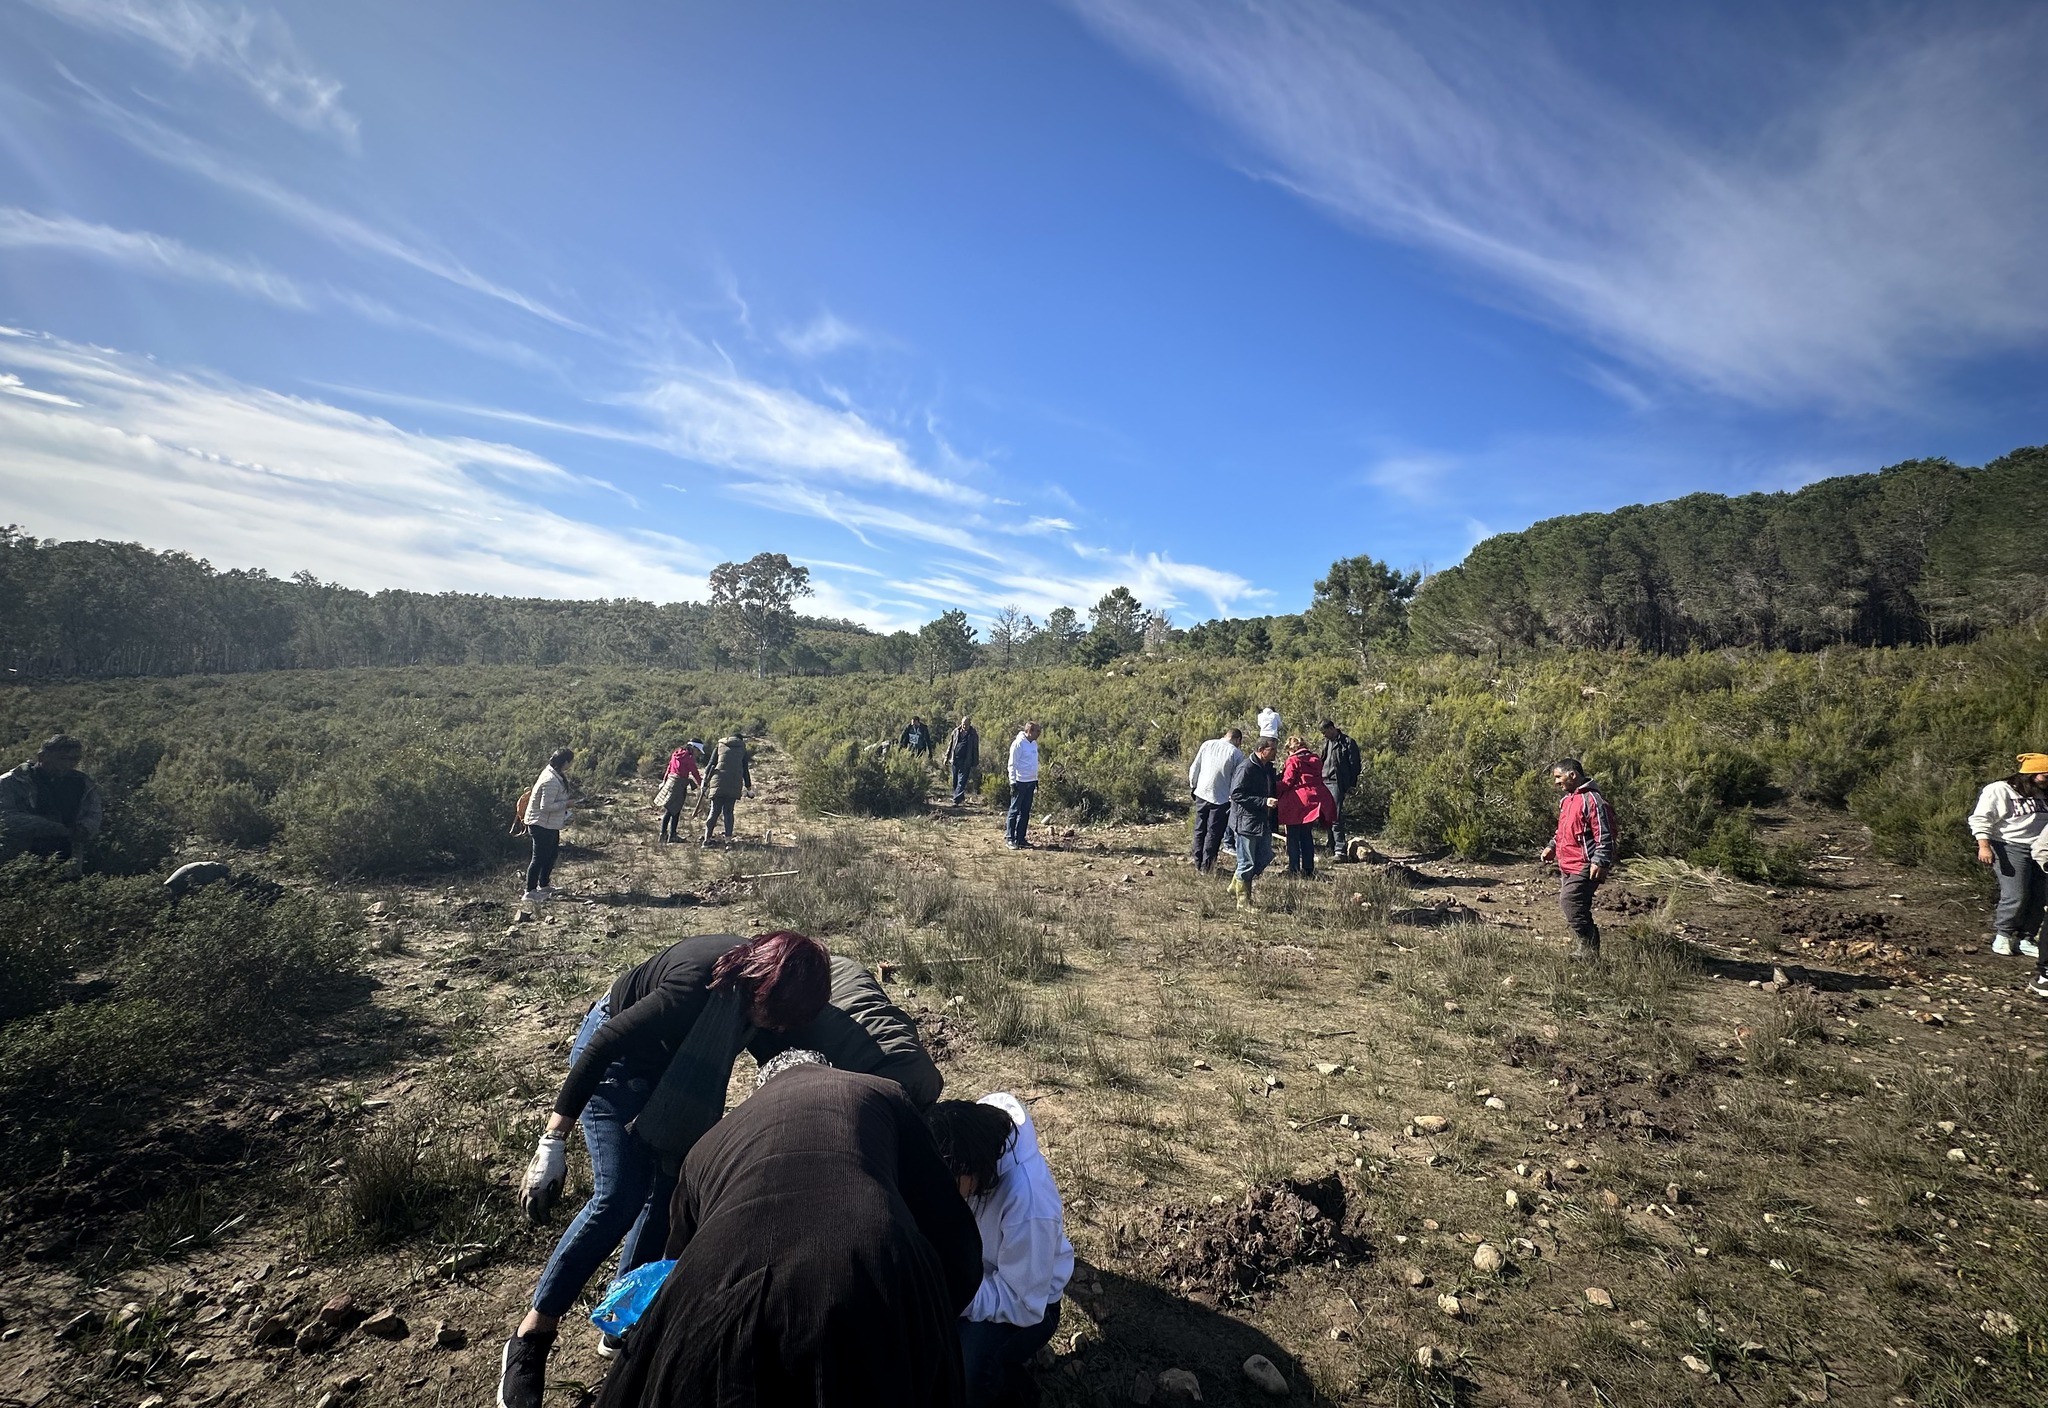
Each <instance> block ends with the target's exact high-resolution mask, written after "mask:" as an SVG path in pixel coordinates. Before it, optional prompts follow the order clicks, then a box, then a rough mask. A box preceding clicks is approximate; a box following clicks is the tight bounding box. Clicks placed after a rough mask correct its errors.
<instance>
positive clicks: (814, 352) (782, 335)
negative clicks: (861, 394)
mask: <svg viewBox="0 0 2048 1408" xmlns="http://www.w3.org/2000/svg"><path fill="white" fill-rule="evenodd" d="M872 340H873V339H871V338H870V337H869V336H868V335H867V334H866V333H864V332H862V331H861V330H860V329H859V328H857V327H855V326H853V324H851V323H849V322H847V321H845V320H844V319H843V318H841V317H839V315H838V314H836V313H833V312H832V311H831V310H830V309H826V310H825V311H823V312H821V313H819V314H818V316H817V317H815V318H813V319H811V320H810V321H809V322H808V323H805V324H804V325H803V326H802V327H798V328H785V329H783V330H782V331H781V332H779V333H777V334H776V341H778V342H780V343H781V344H782V345H783V346H784V347H785V348H787V349H788V350H789V351H791V352H793V353H795V354H796V355H797V356H799V357H802V358H804V359H805V360H809V359H811V358H813V357H825V356H829V355H831V354H832V353H834V352H837V351H840V350H841V349H842V348H847V347H858V346H861V345H863V344H864V343H868V342H870V341H872Z"/></svg>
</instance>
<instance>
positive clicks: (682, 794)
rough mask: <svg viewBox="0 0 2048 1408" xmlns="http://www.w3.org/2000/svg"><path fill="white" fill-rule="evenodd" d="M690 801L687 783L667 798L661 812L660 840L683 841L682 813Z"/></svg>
mask: <svg viewBox="0 0 2048 1408" xmlns="http://www.w3.org/2000/svg"><path fill="white" fill-rule="evenodd" d="M689 801H690V787H689V784H688V783H683V784H681V785H679V786H678V787H677V788H676V790H675V792H674V793H673V794H672V795H671V796H670V797H669V799H668V805H667V806H666V807H664V808H662V812H661V839H662V840H664V841H680V840H682V839H683V812H684V810H685V809H686V808H687V807H688V805H689Z"/></svg>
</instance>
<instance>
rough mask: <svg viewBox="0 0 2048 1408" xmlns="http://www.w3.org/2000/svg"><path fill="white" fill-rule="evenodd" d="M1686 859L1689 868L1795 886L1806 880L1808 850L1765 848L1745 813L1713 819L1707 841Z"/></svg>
mask: <svg viewBox="0 0 2048 1408" xmlns="http://www.w3.org/2000/svg"><path fill="white" fill-rule="evenodd" d="M1685 859H1686V863H1687V864H1689V865H1696V866H1701V867H1703V868H1706V869H1711V870H1718V871H1720V872H1721V873H1722V874H1724V875H1731V876H1733V877H1734V878H1736V879H1737V880H1749V881H1753V882H1755V883H1757V884H1764V885H1793V884H1797V883H1799V882H1800V881H1801V880H1803V879H1804V878H1805V876H1806V860H1807V853H1806V851H1805V849H1804V848H1803V847H1800V846H1796V845H1785V846H1773V845H1767V844H1765V843H1764V841H1763V839H1762V838H1761V837H1760V836H1759V835H1758V833H1757V828H1756V823H1755V821H1753V820H1752V819H1751V818H1750V817H1749V816H1748V815H1747V814H1746V813H1742V812H1736V813H1731V814H1728V815H1723V816H1718V817H1716V818H1714V822H1713V826H1712V828H1711V829H1710V830H1709V831H1708V832H1707V836H1706V839H1705V840H1704V841H1703V842H1701V843H1700V844H1699V845H1697V846H1694V847H1693V848H1692V849H1691V850H1690V851H1688V852H1686V856H1685Z"/></svg>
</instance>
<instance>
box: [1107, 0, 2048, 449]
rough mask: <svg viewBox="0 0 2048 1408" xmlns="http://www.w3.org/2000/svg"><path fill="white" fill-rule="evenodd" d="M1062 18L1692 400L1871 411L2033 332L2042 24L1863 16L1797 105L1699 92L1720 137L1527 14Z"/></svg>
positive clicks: (1266, 164)
mask: <svg viewBox="0 0 2048 1408" xmlns="http://www.w3.org/2000/svg"><path fill="white" fill-rule="evenodd" d="M1069 3H1071V4H1072V5H1073V6H1074V8H1075V9H1076V10H1078V11H1079V12H1080V13H1081V14H1082V15H1083V16H1084V17H1085V18H1086V19H1087V20H1088V21H1089V22H1090V23H1091V24H1092V25H1093V26H1095V27H1096V28H1097V29H1098V30H1099V31H1100V32H1101V33H1103V34H1104V35H1106V36H1107V37H1108V38H1109V39H1110V40H1111V41H1113V42H1114V43H1115V44H1117V45H1119V46H1121V47H1122V48H1124V49H1126V50H1127V51H1129V52H1131V53H1133V54H1135V55H1137V56H1139V57H1140V58H1142V59H1143V60H1145V61H1146V62H1148V63H1151V64H1153V65H1156V66H1157V67H1159V68H1160V69H1162V70H1164V71H1165V72H1166V73H1168V74H1169V75H1171V76H1172V77H1173V78H1174V79H1176V80H1177V81H1178V82H1179V83H1180V84H1182V85H1183V86H1184V87H1185V88H1186V89H1187V90H1188V91H1189V92H1190V93H1191V94H1193V95H1194V96H1195V97H1196V98H1197V99H1198V100H1199V101H1200V102H1202V103H1204V104H1206V105H1207V106H1209V107H1211V108H1213V109H1214V110H1215V111H1216V112H1218V113H1219V114H1220V115H1221V116H1222V117H1223V118H1224V119H1225V120H1226V121H1227V122H1228V123H1229V124H1230V125H1231V126H1232V127H1233V128H1234V129H1235V130H1236V131H1237V132H1239V133H1241V134H1242V135H1243V136H1245V137H1246V138H1247V139H1249V141H1250V142H1251V143H1252V144H1253V146H1254V148H1255V149H1256V150H1257V151H1258V152H1259V153H1260V156H1259V157H1258V158H1257V159H1256V160H1255V161H1254V162H1253V163H1252V165H1253V166H1254V167H1255V168H1256V169H1257V170H1258V172H1259V174H1261V175H1263V176H1266V177H1268V178H1270V179H1273V180H1275V181H1277V182H1279V183H1281V184H1283V185H1285V186H1287V187H1289V188H1291V189H1293V190H1295V191H1297V192H1299V193H1300V194H1302V195H1303V196H1304V197H1306V198H1307V199H1309V200H1311V201H1313V202H1315V203H1317V204H1319V205H1322V206H1324V207H1325V208H1327V209H1329V210H1331V211H1333V212H1335V213H1336V214H1337V215H1338V216H1339V217H1340V218H1342V219H1344V220H1346V221H1348V222H1351V223H1354V224H1356V225H1359V226H1361V227H1364V228H1367V229H1370V230H1372V231H1374V232H1377V233H1380V234H1383V235H1386V236H1389V237H1392V238H1394V239H1397V240H1401V241H1405V242H1408V243H1411V244H1414V245H1417V246H1420V247H1423V248H1426V249H1429V250H1433V251H1437V252H1440V253H1442V254H1445V255H1448V256H1450V257H1452V258H1454V259H1456V260H1458V261H1461V262H1463V263H1464V264H1466V265H1468V266H1470V267H1475V268H1477V269H1479V270H1482V271H1484V272H1485V273H1486V274H1488V275H1490V276H1492V278H1493V279H1494V280H1495V281H1496V284H1497V286H1498V287H1499V288H1501V289H1503V290H1505V291H1507V292H1508V293H1509V294H1510V295H1512V296H1513V297H1514V298H1516V299H1518V300H1519V301H1521V302H1522V303H1523V304H1524V305H1525V306H1526V307H1528V308H1530V309H1531V310H1532V311H1535V312H1536V313H1538V314H1539V315H1541V316H1545V317H1547V318H1549V319H1551V320H1553V321H1556V322H1559V323H1561V324H1564V325H1567V326H1569V327H1572V328H1575V329H1577V330H1580V331H1582V332H1583V333H1585V334H1587V335H1589V336H1590V337H1591V338H1592V339H1593V340H1594V341H1596V342H1597V343H1598V344H1599V345H1601V346H1602V347H1604V348H1605V349H1607V350H1608V351H1609V352H1611V353H1614V354H1616V355H1619V356H1622V357H1625V358H1627V359H1629V360H1631V361H1634V362H1637V363H1639V364H1641V365H1644V366H1647V367H1651V368H1654V369H1656V370H1658V371H1660V372H1663V373H1667V374H1674V375H1676V376H1677V377H1679V378H1681V379H1682V380H1684V381H1686V382H1689V383H1691V384H1693V385H1695V386H1702V387H1705V388H1708V389H1710V390H1713V391H1715V392H1718V393H1722V394H1725V395H1729V396H1732V397H1736V398H1740V399H1743V400H1746V401H1749V402H1753V403H1757V404H1766V405H1792V404H1807V403H1815V404H1823V405H1830V406H1834V407H1837V408H1850V407H1866V406H1870V405H1873V404H1880V403H1883V402H1885V401H1886V400H1887V399H1889V398H1894V397H1898V396H1900V395H1903V394H1908V393H1909V392H1910V391H1911V390H1912V389H1913V388H1914V387H1915V386H1916V385H1918V384H1919V383H1920V382H1922V381H1923V380H1924V379H1925V378H1926V377H1927V376H1928V375H1930V374H1931V373H1932V371H1933V370H1934V369H1936V368H1937V367H1938V366H1939V364H1941V363H1942V362H1944V361H1947V360H1950V359H1961V358H1966V357H1970V356H1973V355H1981V354H1984V353H1987V352H1992V351H1999V350H2006V349H2010V348H2015V347H2025V346H2033V345H2038V344H2039V343H2040V342H2041V341H2043V340H2044V338H2048V260H2044V259H2042V258H2041V257H2040V250H2041V249H2042V247H2043V245H2044V243H2048V162H2044V161H2042V160H2041V158H2040V134H2041V132H2042V131H2043V130H2048V84H2044V83H2042V82H2041V81H2040V73H2041V70H2042V68H2043V66H2044V62H2048V10H2044V9H2042V8H2041V7H2039V6H2033V7H2007V8H2005V9H2003V10H1998V9H1989V8H1985V7H1961V6H1958V7H1945V8H1939V9H1932V10H1923V11H1914V12H1909V13H1905V14H1904V15H1903V16H1901V17H1896V18H1895V19H1894V21H1893V22H1890V23H1887V22H1884V21H1883V20H1879V21H1878V22H1875V23H1870V24H1866V25H1863V26H1861V28H1862V30H1863V31H1864V32H1863V34H1862V37H1861V38H1860V39H1859V40H1858V41H1857V42H1856V43H1855V44H1854V45H1853V46H1851V47H1848V48H1845V49H1843V50H1840V51H1838V52H1836V53H1834V54H1832V55H1829V56H1828V57H1827V58H1826V59H1824V60H1821V61H1819V62H1817V63H1816V65H1815V68H1816V70H1817V71H1815V72H1812V73H1810V74H1808V75H1806V76H1805V78H1806V81H1805V82H1804V83H1803V84H1802V91H1803V92H1804V93H1805V94H1806V95H1808V96H1806V97H1805V98H1804V99H1803V100H1802V103H1801V105H1799V106H1796V107H1787V108H1785V109H1784V110H1779V111H1764V112H1758V111H1744V110H1743V109H1742V106H1741V102H1742V100H1743V99H1745V98H1747V97H1748V95H1717V99H1721V101H1720V105H1719V110H1720V111H1721V112H1722V114H1723V115H1724V116H1725V117H1730V118H1734V117H1737V116H1738V115H1739V116H1740V117H1743V118H1747V119H1748V120H1749V123H1750V126H1749V131H1748V134H1747V135H1745V136H1741V137H1731V136H1728V135H1726V133H1722V134H1717V135H1703V134H1700V133H1696V132H1691V131H1687V130H1685V129H1684V127H1683V125H1682V124H1681V123H1679V122H1677V121H1675V120H1673V119H1671V118H1670V117H1668V116H1667V115H1665V114H1662V113H1659V112H1656V111H1651V110H1648V109H1647V108H1646V107H1645V106H1644V105H1643V104H1642V103H1639V102H1636V101H1632V100H1630V99H1628V98H1625V97H1623V96H1621V95H1620V94H1618V93H1616V92H1615V91H1613V90H1611V89H1610V88H1608V87H1605V86H1603V85H1602V84H1601V83H1600V82H1599V81H1598V80H1596V79H1595V78H1593V77H1592V76H1590V75H1589V73H1588V72H1587V71H1586V70H1585V68H1584V67H1583V66H1578V67H1575V66H1574V65H1573V64H1572V63H1571V62H1570V61H1569V59H1568V57H1566V56H1564V55H1562V54H1560V52H1559V50H1558V48H1557V47H1556V46H1555V45H1554V44H1553V43H1552V42H1551V40H1550V38H1549V36H1548V35H1547V34H1546V33H1544V32H1543V31H1542V30H1541V29H1539V28H1538V27H1537V26H1536V24H1535V23H1534V21H1533V20H1532V19H1531V14H1532V11H1531V10H1528V9H1508V8H1505V7H1495V8H1493V9H1490V10H1489V11H1488V12H1486V13H1484V14H1479V13H1475V12H1474V11H1473V10H1471V9H1470V8H1466V7H1457V6H1448V7H1447V6H1441V5H1434V4H1426V3H1423V0H1382V2H1381V3H1370V4H1358V5H1351V4H1345V3H1342V0H1290V3H1287V4H1275V5H1259V4H1252V3H1249V0H1199V3H1195V2H1191V0H1069ZM1674 78H1675V75H1674ZM1652 86H1653V85H1652ZM1751 107H1754V104H1751Z"/></svg>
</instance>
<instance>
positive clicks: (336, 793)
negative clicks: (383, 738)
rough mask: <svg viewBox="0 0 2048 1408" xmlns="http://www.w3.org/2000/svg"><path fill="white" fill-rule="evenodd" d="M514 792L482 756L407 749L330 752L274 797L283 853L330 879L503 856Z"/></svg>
mask: <svg viewBox="0 0 2048 1408" xmlns="http://www.w3.org/2000/svg"><path fill="white" fill-rule="evenodd" d="M512 801H513V798H512V796H509V795H506V788H505V786H504V785H503V784H502V783H501V782H500V781H499V779H498V777H497V775H496V774H495V773H494V772H493V771H492V770H490V769H488V768H485V767H483V766H481V765H480V764H476V763H471V762H468V761H466V760H455V759H450V758H445V757H440V756H437V755H435V754H433V753H431V752H429V751H427V750H425V749H404V750H400V751H396V752H391V753H377V754H368V755H356V756H351V757H341V758H336V759H334V760H333V761H331V762H329V763H328V764H326V765H325V766H324V767H322V768H321V769H320V770H319V771H318V772H316V773H314V774H312V775H311V776H310V777H308V778H306V779H305V780H303V781H301V782H298V783H295V784H293V786H292V787H290V788H289V789H287V790H286V791H285V792H284V793H282V794H281V795H280V796H279V798H278V806H279V810H280V811H281V812H282V813H283V815H284V839H283V846H282V848H283V853H284V856H285V858H286V859H287V860H288V861H289V862H290V863H291V864H293V865H295V866H297V867H298V868H300V869H303V870H308V871H311V872H313V873H314V874H316V875H324V876H328V877H331V878H334V879H343V878H347V877H351V876H363V875H399V874H419V873H422V872H426V871H433V870H447V869H458V868H466V867H471V866H477V865H483V864H487V863H489V862H492V861H497V860H502V859H504V858H505V857H506V856H507V855H508V854H510V853H511V850H512V849H513V847H512V845H511V842H510V838H509V837H508V836H507V835H506V831H507V821H508V818H509V817H510V816H511V812H512Z"/></svg>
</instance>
